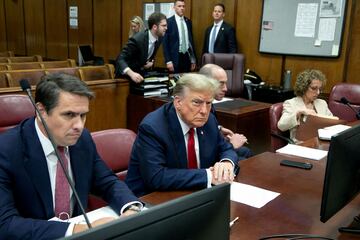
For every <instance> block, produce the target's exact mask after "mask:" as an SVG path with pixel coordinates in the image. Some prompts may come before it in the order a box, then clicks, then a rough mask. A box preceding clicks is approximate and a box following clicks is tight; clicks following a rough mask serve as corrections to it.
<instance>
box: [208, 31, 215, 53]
mask: <svg viewBox="0 0 360 240" xmlns="http://www.w3.org/2000/svg"><path fill="white" fill-rule="evenodd" d="M216 28H217V25H216V24H215V25H214V28H213V31H212V33H211V36H210V43H209V53H214V45H215V38H216Z"/></svg>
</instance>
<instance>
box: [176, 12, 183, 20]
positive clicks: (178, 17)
mask: <svg viewBox="0 0 360 240" xmlns="http://www.w3.org/2000/svg"><path fill="white" fill-rule="evenodd" d="M180 19H184V21H185V18H184V16H182V17H180V16H179V15H177V14H176V13H175V20H176V21H180Z"/></svg>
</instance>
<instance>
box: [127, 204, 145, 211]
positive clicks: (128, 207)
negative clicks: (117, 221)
mask: <svg viewBox="0 0 360 240" xmlns="http://www.w3.org/2000/svg"><path fill="white" fill-rule="evenodd" d="M127 210H132V211H134V212H141V208H140V207H139V206H136V205H130V206H127V207H126V208H125V209H124V212H126V211H127Z"/></svg>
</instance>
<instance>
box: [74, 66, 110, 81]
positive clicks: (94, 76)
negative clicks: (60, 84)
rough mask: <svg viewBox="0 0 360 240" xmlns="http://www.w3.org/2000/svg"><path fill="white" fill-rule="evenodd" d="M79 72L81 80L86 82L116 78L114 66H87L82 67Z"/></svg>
mask: <svg viewBox="0 0 360 240" xmlns="http://www.w3.org/2000/svg"><path fill="white" fill-rule="evenodd" d="M79 70H80V75H81V79H82V80H84V81H93V80H101V79H114V78H115V75H114V72H115V68H114V65H112V64H105V65H103V66H85V67H80V68H79Z"/></svg>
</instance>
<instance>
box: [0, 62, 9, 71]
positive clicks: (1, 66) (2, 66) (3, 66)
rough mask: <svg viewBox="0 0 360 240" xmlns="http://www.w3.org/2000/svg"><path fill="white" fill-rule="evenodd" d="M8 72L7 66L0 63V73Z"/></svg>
mask: <svg viewBox="0 0 360 240" xmlns="http://www.w3.org/2000/svg"><path fill="white" fill-rule="evenodd" d="M6 70H8V66H7V64H6V63H0V71H6Z"/></svg>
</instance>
